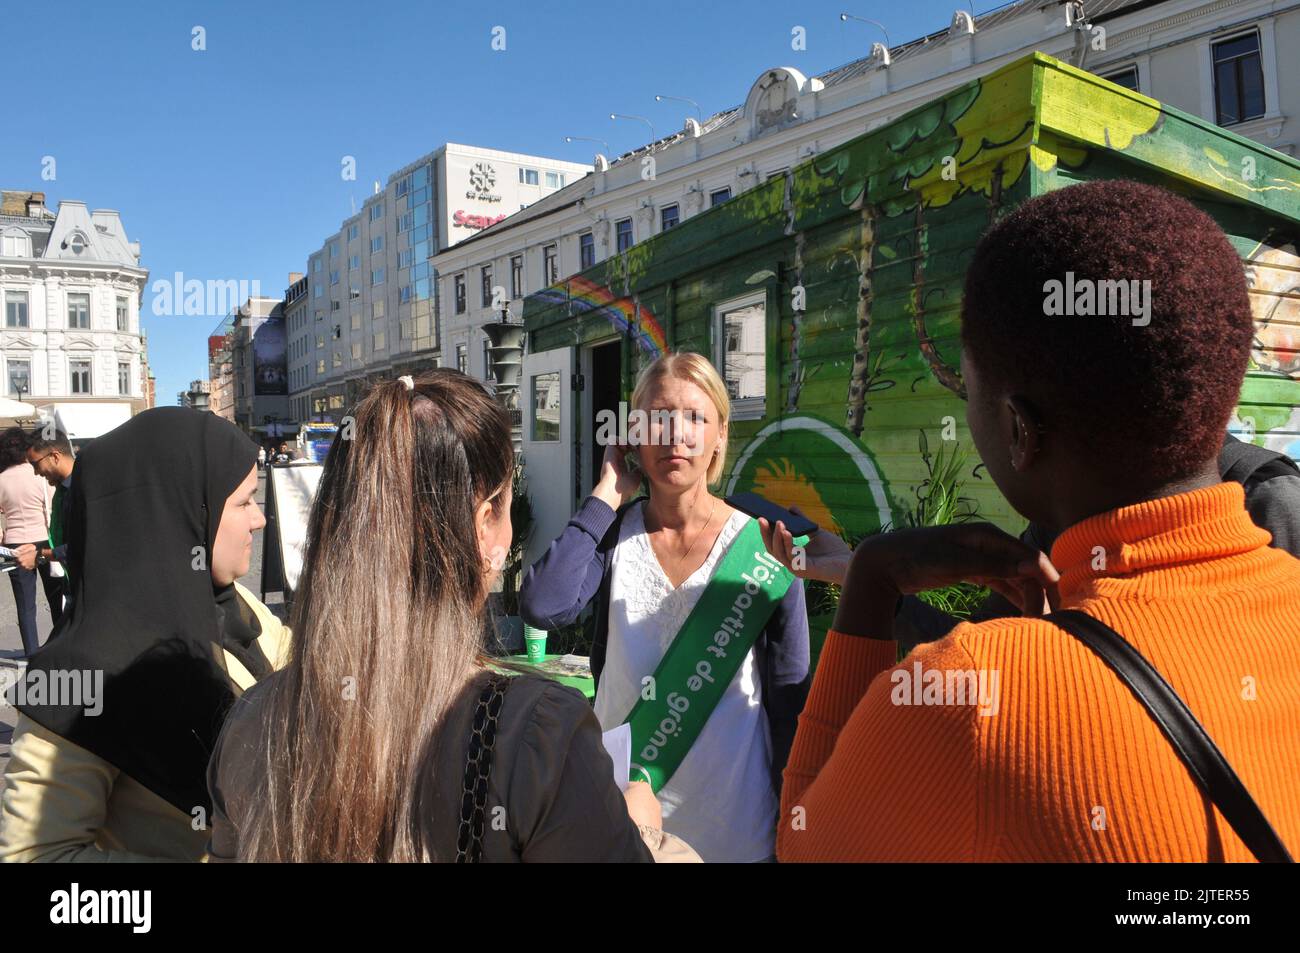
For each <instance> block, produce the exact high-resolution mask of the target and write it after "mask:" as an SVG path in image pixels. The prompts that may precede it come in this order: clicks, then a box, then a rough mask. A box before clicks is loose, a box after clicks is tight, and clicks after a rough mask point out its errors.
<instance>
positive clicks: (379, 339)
mask: <svg viewBox="0 0 1300 953" xmlns="http://www.w3.org/2000/svg"><path fill="white" fill-rule="evenodd" d="M384 337H385V335H384V332H383V331H376V332H375V350H376V351H382V350H383V349H384V348H385V347H387V342H386V341H385V340H384Z"/></svg>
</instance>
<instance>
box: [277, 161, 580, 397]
mask: <svg viewBox="0 0 1300 953" xmlns="http://www.w3.org/2000/svg"><path fill="white" fill-rule="evenodd" d="M590 169H591V167H590V166H585V165H581V164H578V163H572V162H561V161H559V160H555V159H547V158H543V157H540V156H528V155H520V154H516V153H509V152H500V151H497V150H493V149H481V148H478V147H475V146H466V145H457V144H455V143H447V144H446V145H444V146H442V147H441V148H439V149H436V150H435V151H433V152H431V153H429V154H428V155H425V156H423V157H421V158H420V159H418V160H417V161H416V162H413V163H411V164H409V165H407V166H405V167H404V168H402V169H400V170H399V171H397V172H395V173H394V174H393V175H391V176H389V178H388V182H387V184H386V185H385V186H384V187H382V188H378V189H377V191H376V192H375V194H373V195H371V196H370V197H368V198H367V199H366V201H365V202H364V203H363V204H362V206H361V208H360V210H359V211H358V212H357V214H355V215H353V216H351V217H350V218H348V219H346V220H345V221H344V222H343V224H342V226H341V227H340V229H339V231H338V232H337V233H335V234H334V235H332V236H331V237H330V238H328V239H327V240H326V241H325V243H324V244H323V245H322V246H321V248H320V249H319V250H317V251H316V252H314V253H312V254H311V255H310V256H309V257H308V260H307V274H306V281H307V291H306V295H305V299H304V301H305V304H302V305H301V306H299V307H297V308H294V309H291V310H289V311H287V313H286V316H287V319H288V339H289V358H288V369H289V392H290V411H291V415H292V416H293V417H294V418H295V419H297V420H301V421H307V420H324V419H333V420H335V421H337V420H338V419H339V418H340V417H341V415H342V413H343V409H344V407H345V406H347V405H348V404H350V403H351V402H352V401H354V400H355V399H356V398H357V397H358V396H359V394H360V392H361V389H362V387H363V386H364V384H365V383H366V382H367V381H369V380H373V379H375V378H377V377H379V376H381V375H396V374H407V373H418V372H419V371H420V370H423V369H425V368H430V367H436V366H439V365H440V364H452V365H453V366H454V357H452V356H449V355H448V353H447V349H446V348H445V347H444V346H443V342H442V335H441V333H440V322H439V319H440V316H441V314H442V313H445V312H446V310H447V309H446V307H445V306H443V307H442V308H441V309H440V308H439V304H441V303H440V302H437V301H436V299H435V295H436V289H437V286H436V284H435V281H434V275H433V271H432V265H431V259H432V257H433V256H434V255H435V254H436V253H437V252H438V251H439V250H440V249H443V248H446V247H448V246H451V245H454V244H455V243H456V242H458V241H461V240H462V239H464V238H466V237H468V236H470V235H473V234H477V233H478V232H479V231H481V230H482V229H484V228H486V227H488V226H489V225H491V224H494V223H495V222H497V221H500V220H501V219H502V218H503V217H505V216H506V215H508V214H509V213H511V212H516V211H519V210H520V209H521V208H525V207H527V206H528V205H531V204H532V203H533V202H536V201H538V200H540V199H542V198H543V197H545V196H547V195H550V194H552V193H554V192H556V191H558V190H560V189H562V188H564V187H565V186H566V185H568V184H569V183H570V182H573V181H575V180H576V179H578V178H580V177H582V176H583V175H584V174H586V173H587V172H589V171H590ZM376 185H378V183H376Z"/></svg>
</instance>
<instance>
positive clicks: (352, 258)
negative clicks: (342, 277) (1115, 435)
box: [348, 255, 361, 271]
mask: <svg viewBox="0 0 1300 953" xmlns="http://www.w3.org/2000/svg"><path fill="white" fill-rule="evenodd" d="M348 269H349V270H350V271H360V270H361V256H360V255H349V256H348Z"/></svg>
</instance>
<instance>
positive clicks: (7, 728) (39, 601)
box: [0, 476, 282, 772]
mask: <svg viewBox="0 0 1300 953" xmlns="http://www.w3.org/2000/svg"><path fill="white" fill-rule="evenodd" d="M257 499H258V502H259V503H262V502H263V501H264V500H265V499H266V479H265V476H262V477H261V478H260V479H259V481H258V492H257ZM261 575H262V531H261V530H259V531H258V532H257V533H255V534H254V535H253V560H252V563H251V564H250V567H249V573H248V575H246V576H244V577H243V578H242V579H240V580H239V581H240V583H242V584H243V585H244V586H246V587H248V588H249V589H250V590H252V591H253V593H254V594H260V586H261ZM37 590H38V591H37V593H36V611H37V625H38V627H39V629H40V633H41V641H42V643H43V642H44V641H45V639H46V638H47V637H48V636H49V633H50V628H51V626H50V612H49V606H47V605H46V604H45V593H44V592H43V591H40V587H39V586H38V587H37ZM278 599H279V596H278V595H272V596H269V597H268V599H267V602H268V603H270V606H271V608H272V609H273V610H275V611H279V610H280V609H281V608H282V605H281V604H280V603H279V602H278ZM22 644H23V643H22V639H21V637H20V636H19V634H18V613H17V611H16V610H15V608H14V600H13V593H12V591H11V589H10V587H9V581H8V579H7V578H6V579H4V580H2V581H0V672H13V671H15V670H16V669H18V668H19V666H21V664H22V663H21V662H18V661H17V660H16V659H15V658H14V656H16V655H19V654H21V651H22ZM12 677H13V676H10V678H12ZM16 717H17V712H15V711H14V709H13V708H11V707H10V706H9V705H8V704H6V703H4V702H3V700H0V772H3V770H4V766H5V765H6V764H8V762H9V739H10V735H11V734H12V733H13V726H14V722H15V720H16Z"/></svg>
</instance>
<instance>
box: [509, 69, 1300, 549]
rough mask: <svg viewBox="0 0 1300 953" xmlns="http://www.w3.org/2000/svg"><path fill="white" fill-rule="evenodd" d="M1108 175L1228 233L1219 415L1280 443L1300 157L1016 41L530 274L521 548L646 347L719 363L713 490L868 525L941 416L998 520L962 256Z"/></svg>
mask: <svg viewBox="0 0 1300 953" xmlns="http://www.w3.org/2000/svg"><path fill="white" fill-rule="evenodd" d="M945 160H946V161H945ZM1106 178H1128V179H1137V180H1141V181H1147V182H1153V183H1157V184H1160V185H1163V186H1165V187H1167V188H1170V189H1172V190H1174V191H1177V192H1179V193H1181V194H1184V195H1186V196H1187V197H1188V198H1190V199H1191V200H1192V201H1194V202H1195V203H1196V204H1197V205H1198V206H1200V207H1201V208H1203V209H1204V210H1206V211H1207V212H1208V213H1209V214H1211V215H1212V216H1213V217H1214V218H1215V219H1216V220H1217V221H1218V222H1219V223H1220V224H1221V225H1222V227H1223V228H1224V230H1225V231H1226V232H1227V234H1228V235H1229V236H1230V238H1231V240H1232V241H1233V243H1234V245H1235V246H1236V248H1237V250H1238V251H1239V252H1240V254H1241V258H1242V263H1243V267H1244V268H1246V270H1247V274H1248V277H1249V281H1250V286H1251V290H1252V300H1253V303H1254V309H1255V314H1256V318H1257V334H1256V348H1255V350H1254V353H1253V359H1252V362H1251V368H1250V371H1249V373H1248V375H1247V378H1246V381H1245V384H1244V387H1243V389H1242V397H1241V403H1240V405H1239V407H1238V411H1237V417H1236V419H1235V420H1234V421H1233V422H1232V425H1231V429H1233V430H1234V431H1239V432H1243V433H1244V434H1245V435H1249V436H1250V437H1251V438H1252V439H1253V440H1254V441H1255V442H1257V443H1261V444H1266V445H1268V446H1270V447H1272V448H1274V449H1277V450H1282V451H1286V452H1289V453H1290V454H1291V455H1292V456H1300V409H1298V408H1300V254H1298V252H1297V249H1298V247H1300V163H1297V162H1296V160H1294V159H1292V158H1290V157H1288V156H1285V155H1282V154H1280V153H1277V152H1274V151H1272V150H1269V149H1267V148H1265V147H1264V146H1261V145H1259V144H1258V143H1256V142H1254V141H1252V140H1249V139H1245V138H1242V137H1241V136H1237V135H1234V134H1233V133H1231V132H1229V131H1227V130H1225V129H1221V128H1219V127H1218V126H1215V125H1212V124H1210V123H1207V122H1205V121H1203V120H1201V119H1198V118H1196V117H1194V116H1190V115H1188V114H1186V113H1183V112H1180V111H1178V110H1176V109H1172V108H1170V107H1167V106H1164V105H1162V104H1161V103H1159V102H1157V101H1155V100H1153V99H1150V98H1148V97H1146V96H1142V95H1140V94H1138V93H1135V92H1133V91H1131V90H1128V89H1124V88H1121V87H1119V86H1116V85H1114V84H1112V83H1108V82H1106V81H1105V80H1103V79H1100V78H1099V77H1097V76H1094V75H1092V74H1090V73H1086V72H1083V71H1081V70H1078V69H1075V68H1073V67H1070V66H1068V65H1066V64H1064V63H1061V62H1059V61H1057V60H1054V59H1052V58H1050V57H1047V56H1043V55H1041V54H1034V55H1031V56H1028V57H1026V58H1024V59H1021V60H1019V61H1017V62H1015V63H1012V64H1010V65H1008V66H1005V67H1003V68H1001V69H999V70H997V71H995V72H992V73H990V74H989V75H987V76H985V77H983V78H981V79H979V80H976V81H973V82H970V83H967V84H965V85H963V86H961V87H959V88H957V89H954V90H953V91H951V92H950V93H948V94H947V95H945V96H943V97H942V98H940V99H937V100H935V101H933V102H931V103H929V104H927V105H925V106H922V107H920V108H918V109H914V110H912V111H911V112H908V113H907V114H905V115H903V116H901V117H900V118H898V119H896V120H894V121H893V122H890V123H889V124H887V125H885V126H882V127H880V128H878V129H875V130H873V131H872V132H869V133H867V134H866V135H863V136H861V137H859V138H856V139H853V140H851V141H849V142H846V143H844V144H843V145H840V146H838V147H836V148H834V149H832V150H829V151H827V152H825V153H823V154H821V155H818V156H816V157H814V158H811V159H809V160H807V161H806V162H804V163H803V164H801V165H799V166H797V167H795V168H793V169H791V170H790V171H788V172H787V173H786V174H785V175H784V177H783V178H778V179H775V180H771V181H768V182H766V183H764V184H763V185H760V186H758V187H756V188H754V189H752V190H750V191H748V192H745V193H744V194H742V195H739V196H737V197H736V198H733V199H731V200H730V201H728V202H726V203H725V204H723V205H720V206H718V207H716V208H713V209H710V210H708V211H706V212H703V213H701V214H699V215H696V216H695V217H693V218H691V219H688V220H687V221H685V222H683V223H682V224H681V225H679V226H677V227H676V228H673V229H671V230H670V231H667V232H663V233H661V234H659V235H656V236H654V237H653V238H650V239H648V240H646V241H644V242H642V243H640V244H638V245H635V246H633V247H632V248H630V249H628V250H627V251H625V252H623V253H621V254H619V255H616V256H614V257H611V258H609V259H607V260H606V261H603V262H600V263H599V264H597V265H596V266H594V267H592V268H589V269H587V270H585V271H583V272H581V273H580V274H576V275H573V276H571V277H569V278H567V279H565V280H564V281H561V282H558V283H557V284H555V285H553V286H551V287H549V288H546V289H544V290H542V291H540V292H538V293H536V294H533V295H531V296H529V297H528V298H527V299H526V301H525V303H524V312H523V316H524V325H525V328H526V332H527V347H528V354H527V356H526V357H525V364H524V380H523V382H522V389H521V398H522V399H521V406H523V408H524V413H523V417H524V420H523V425H524V463H525V469H526V473H527V476H528V480H529V488H530V494H531V495H532V496H533V498H534V504H535V509H536V510H537V511H538V515H539V525H538V527H537V528H538V533H537V534H536V535H535V536H534V538H533V541H532V543H531V545H530V557H531V556H535V554H536V553H537V552H538V551H540V549H542V548H544V547H545V546H546V544H547V543H548V542H549V541H550V539H551V538H553V536H554V535H555V534H556V533H558V532H559V530H560V529H561V528H562V527H563V525H564V522H565V521H566V520H567V519H568V517H569V515H570V514H571V513H572V511H573V509H574V508H576V506H577V505H578V504H579V503H580V501H581V498H582V496H583V495H585V493H586V492H588V491H589V489H590V487H591V485H592V480H593V478H594V475H595V468H596V462H595V461H596V460H598V459H599V458H598V452H599V448H596V447H594V446H593V444H594V433H595V430H594V424H595V420H596V416H595V415H596V412H597V411H598V410H600V409H602V408H608V407H613V406H616V405H617V402H618V400H620V399H624V400H626V399H627V398H628V396H629V395H630V393H631V388H632V384H633V381H634V379H635V374H636V371H637V369H638V368H640V367H641V366H643V365H644V364H646V363H648V362H649V361H651V360H653V359H654V358H655V357H657V356H658V355H660V354H662V353H664V351H665V350H667V349H683V350H693V351H698V352H701V353H703V354H706V355H709V356H711V357H712V358H713V360H714V361H715V363H717V364H718V365H719V366H720V367H721V366H723V365H724V364H725V365H726V366H728V367H730V368H731V371H732V373H731V375H730V376H731V377H732V386H734V387H735V389H736V394H735V396H736V397H737V398H738V399H737V400H736V406H737V409H738V414H737V416H738V418H743V419H736V420H735V421H734V422H733V424H732V428H731V439H730V446H729V450H728V458H727V466H726V470H725V476H724V479H723V486H722V488H723V490H724V491H726V492H732V491H736V490H746V489H752V490H754V491H755V492H758V493H760V494H762V495H764V496H766V497H768V498H769V499H772V500H774V501H777V502H780V503H783V504H786V505H789V504H792V503H798V504H799V505H801V506H802V508H803V509H804V510H805V511H806V512H808V513H809V514H810V515H811V516H812V517H813V518H814V519H815V520H816V521H817V522H818V523H819V524H821V525H823V526H827V527H832V528H834V529H836V530H837V531H839V532H841V533H848V534H860V533H865V532H870V531H872V530H875V529H878V528H880V527H881V526H882V525H885V524H888V523H890V522H891V521H898V520H901V518H902V514H903V513H904V512H905V511H906V510H907V509H909V508H910V507H911V506H912V505H913V504H914V503H915V500H916V494H917V491H918V488H919V487H920V486H921V485H922V484H923V482H924V481H925V480H926V478H927V473H928V471H927V465H926V461H925V460H924V459H923V456H922V453H921V451H920V449H919V447H920V435H921V434H922V433H924V434H925V437H926V442H927V444H928V446H929V448H930V450H931V451H933V450H935V449H936V448H938V447H939V446H940V445H941V444H942V441H943V439H944V438H945V437H951V436H954V435H955V437H956V441H955V444H952V443H950V444H948V446H956V447H958V448H960V449H961V450H963V451H964V452H965V454H966V463H965V466H964V470H963V478H964V480H965V487H964V492H965V494H966V495H967V496H969V497H971V498H972V499H973V500H974V502H975V504H976V506H977V508H978V513H979V515H980V516H981V517H983V518H987V519H990V520H992V521H993V522H996V523H998V524H1001V525H1002V526H1004V527H1005V528H1007V529H1009V530H1012V531H1017V530H1019V529H1020V528H1021V527H1022V526H1023V520H1021V518H1020V517H1019V516H1018V515H1017V514H1015V513H1014V512H1013V511H1011V510H1010V508H1009V507H1008V506H1007V504H1006V502H1005V500H1003V499H1002V498H1001V496H1000V494H999V493H998V492H997V490H996V488H995V487H994V486H993V484H992V481H991V480H990V479H988V477H987V476H985V475H984V474H983V473H982V470H981V468H980V466H979V460H978V458H977V457H976V456H975V453H974V447H973V445H972V444H971V442H970V436H969V433H968V431H967V429H966V422H965V411H964V406H963V400H962V396H961V395H962V383H961V379H960V375H959V373H958V366H959V363H958V356H959V343H958V320H959V305H960V299H961V287H962V280H963V274H964V272H965V269H966V267H967V264H968V263H969V261H970V256H971V254H972V252H973V250H974V246H975V244H976V242H977V240H978V239H979V237H980V235H981V234H982V233H983V232H984V230H985V229H986V228H987V227H988V226H989V224H990V223H991V222H992V221H993V220H995V219H996V218H997V217H999V216H1001V215H1003V214H1005V213H1006V212H1007V211H1008V210H1010V209H1011V208H1013V207H1015V206H1016V205H1017V204H1019V203H1020V202H1023V201H1024V200H1026V199H1027V198H1030V197H1031V196H1034V195H1039V194H1042V193H1044V192H1047V191H1049V190H1052V189H1057V188H1061V187H1064V186H1067V185H1070V184H1072V183H1075V182H1079V181H1082V180H1088V179H1106ZM755 353H758V354H759V355H760V357H759V361H760V363H757V364H755V360H754V354H755ZM747 359H748V363H746V361H747ZM754 395H758V396H754ZM1134 410H1135V412H1140V408H1134ZM539 500H540V501H541V505H540V506H538V501H539Z"/></svg>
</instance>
